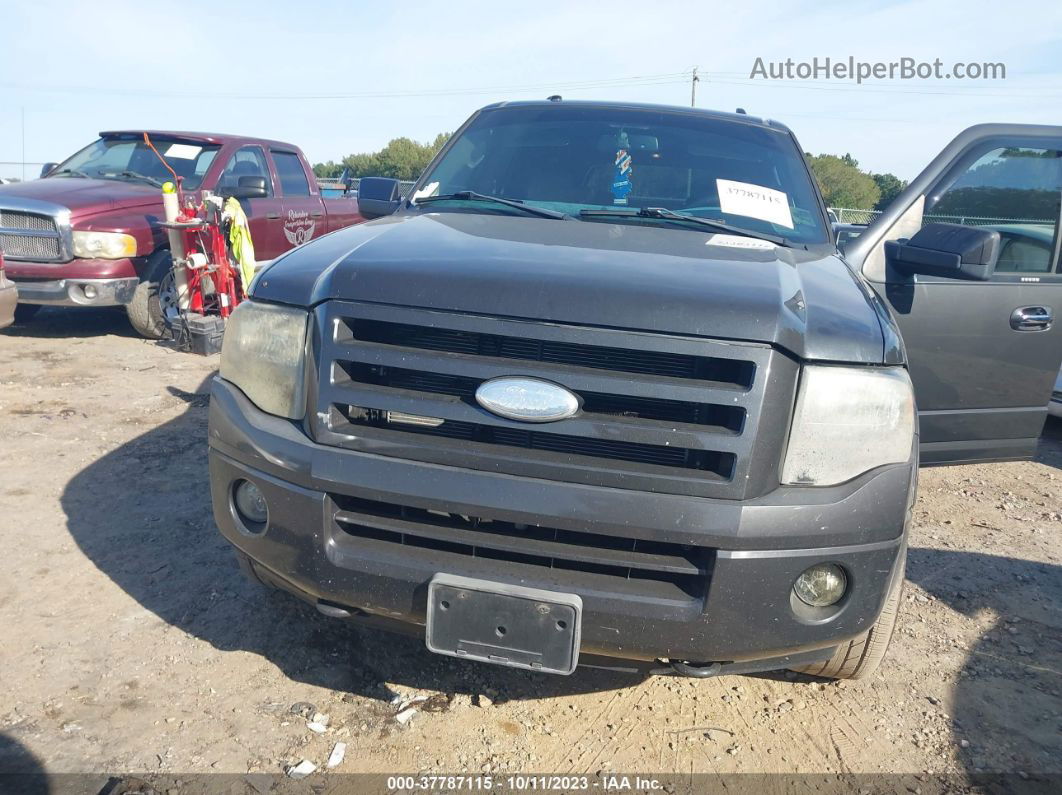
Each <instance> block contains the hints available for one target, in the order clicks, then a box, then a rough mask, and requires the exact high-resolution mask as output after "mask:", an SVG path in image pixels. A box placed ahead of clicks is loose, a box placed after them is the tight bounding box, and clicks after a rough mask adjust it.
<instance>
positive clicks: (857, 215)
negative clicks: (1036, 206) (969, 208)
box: [829, 207, 1054, 226]
mask: <svg viewBox="0 0 1062 795" xmlns="http://www.w3.org/2000/svg"><path fill="white" fill-rule="evenodd" d="M829 209H830V210H831V211H832V212H833V213H834V214H835V215H836V216H837V220H838V221H840V222H841V223H842V224H863V225H865V224H869V223H871V222H873V221H874V219H875V218H877V217H878V216H879V215H881V210H857V209H855V208H852V207H830V208H829ZM922 222H923V223H927V224H931V223H938V224H962V225H963V226H993V225H996V224H1054V219H1052V218H1009V217H1004V216H992V215H937V214H934V213H928V214H926V215H924V216H923V217H922Z"/></svg>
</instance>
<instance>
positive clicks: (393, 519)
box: [330, 494, 714, 600]
mask: <svg viewBox="0 0 1062 795" xmlns="http://www.w3.org/2000/svg"><path fill="white" fill-rule="evenodd" d="M330 498H331V501H332V508H333V513H332V515H333V519H334V522H335V527H336V529H338V530H339V531H340V532H341V533H342V535H343V537H346V538H349V539H352V540H354V541H355V543H357V544H358V547H359V548H361V547H363V546H364V545H365V544H374V543H376V544H384V545H390V546H392V547H393V546H395V545H401V546H403V547H406V548H407V552H406V553H405V554H407V555H417V554H428V555H431V556H433V557H434V558H435V559H438V556H439V554H440V553H442V554H444V555H447V554H449V555H459V556H463V557H464V558H465V559H467V558H478V559H481V560H486V561H504V562H507V563H510V564H514V565H515V566H518V567H520V570H521V571H522V572H523V573H524V575H525V576H527V577H529V578H531V579H535V580H539V581H541V580H542V579H543V578H547V579H551V580H554V581H556V580H564V579H565V578H570V579H571V580H572V582H573V583H574V582H575V581H576V580H577V579H580V578H581V577H582V575H587V574H589V575H596V576H597V577H598V578H599V582H600V583H601V584H603V585H606V587H608V583H609V582H612V583H613V587H616V585H617V584H619V583H620V582H622V583H623V584H625V585H627V587H628V588H629V589H635V590H637V591H638V592H640V593H644V594H646V595H655V596H657V597H661V598H665V597H668V596H672V597H674V598H678V599H680V600H686V599H701V598H702V597H703V596H704V593H705V590H706V585H707V582H708V577H709V575H710V572H711V567H712V563H713V559H714V551H713V550H711V549H708V548H704V547H695V546H690V545H685V544H674V543H668V542H660V541H647V540H643V539H634V538H623V537H618V536H615V535H604V534H599V533H591V532H582V531H573V530H562V529H559V528H552V527H539V526H533V525H527V524H518V523H513V522H509V521H504V520H501V519H497V518H493V519H492V518H485V517H482V516H465V515H459V514H456V513H451V512H446V511H442V510H435V509H426V508H415V507H411V506H408V505H395V504H392V503H385V502H378V501H376V500H366V499H361V498H356V497H350V496H346V495H341V494H332V495H330ZM573 587H574V585H573Z"/></svg>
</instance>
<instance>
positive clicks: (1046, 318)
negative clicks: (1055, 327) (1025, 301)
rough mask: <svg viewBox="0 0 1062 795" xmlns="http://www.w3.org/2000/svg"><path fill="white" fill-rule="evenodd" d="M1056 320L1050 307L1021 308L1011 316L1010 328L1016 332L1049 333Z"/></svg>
mask: <svg viewBox="0 0 1062 795" xmlns="http://www.w3.org/2000/svg"><path fill="white" fill-rule="evenodd" d="M1054 320H1055V318H1054V315H1053V314H1052V313H1051V307H1049V306H1019V307H1018V308H1017V309H1015V310H1014V311H1013V312H1011V314H1010V327H1011V328H1012V329H1014V330H1015V331H1047V330H1048V329H1049V328H1051V324H1052V323H1054Z"/></svg>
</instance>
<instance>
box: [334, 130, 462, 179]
mask: <svg viewBox="0 0 1062 795" xmlns="http://www.w3.org/2000/svg"><path fill="white" fill-rule="evenodd" d="M449 138H450V133H439V134H438V135H436V136H435V140H433V141H431V142H429V143H419V142H418V141H414V140H413V139H412V138H395V139H393V140H392V141H390V142H389V143H388V144H387V146H385V147H384V148H383V149H381V150H380V151H378V152H361V153H358V154H353V155H347V156H346V157H344V158H343V159H342V160H340V161H339V162H338V163H336V162H334V161H332V160H329V161H327V162H325V163H317V164H315V165H314V167H313V173H314V174H316V175H317V176H318V177H319V178H321V179H335V178H336V177H338V176H340V175H341V174H342V173H343V171H344V169H346V170H347V176H350V177H391V178H392V179H402V180H414V179H416V178H417V177H419V176H420V172H422V171H423V170H424V169H425V167H426V166H427V165H428V163H430V162H431V159H432V158H433V157H435V154H436V152H438V151H439V150H440V149H442V147H443V144H445V143H446V141H447V140H448V139H449Z"/></svg>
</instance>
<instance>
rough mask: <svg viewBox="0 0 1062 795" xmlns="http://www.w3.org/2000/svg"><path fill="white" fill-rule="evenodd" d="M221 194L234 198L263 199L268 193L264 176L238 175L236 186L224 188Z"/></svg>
mask: <svg viewBox="0 0 1062 795" xmlns="http://www.w3.org/2000/svg"><path fill="white" fill-rule="evenodd" d="M221 195H222V196H232V197H233V198H235V199H264V198H266V197H267V196H268V195H269V190H268V189H267V187H266V179H265V177H239V182H238V183H237V184H236V186H235V187H230V188H225V189H224V190H222V191H221Z"/></svg>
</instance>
